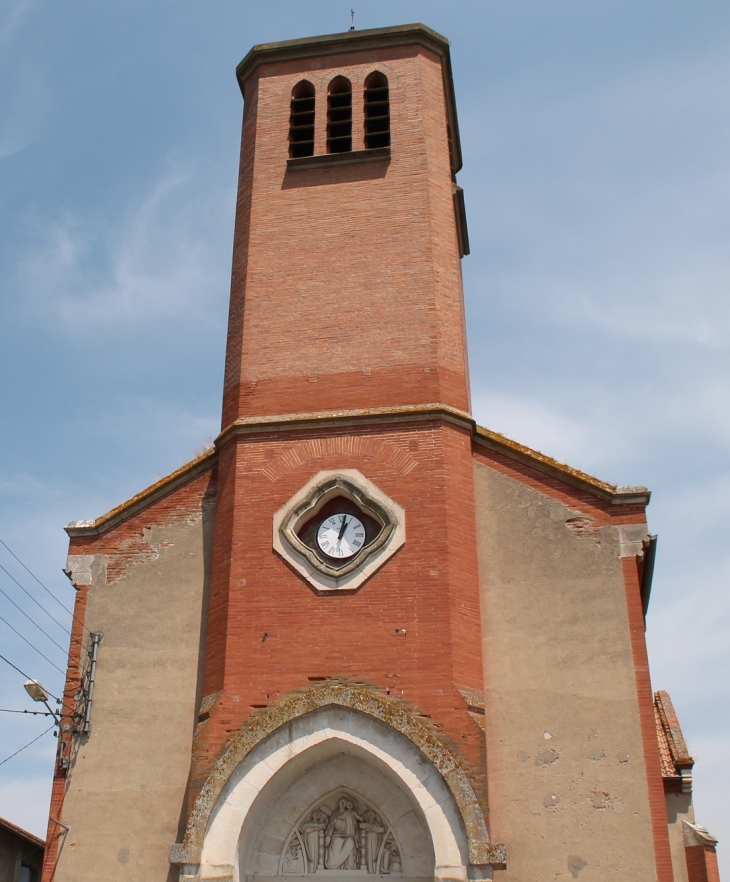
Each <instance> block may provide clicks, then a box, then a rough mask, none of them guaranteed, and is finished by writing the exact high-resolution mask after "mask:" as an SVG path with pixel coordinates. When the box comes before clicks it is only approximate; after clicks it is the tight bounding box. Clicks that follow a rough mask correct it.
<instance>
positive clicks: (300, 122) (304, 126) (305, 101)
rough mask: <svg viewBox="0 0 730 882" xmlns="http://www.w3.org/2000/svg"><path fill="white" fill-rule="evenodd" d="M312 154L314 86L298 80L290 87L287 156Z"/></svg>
mask: <svg viewBox="0 0 730 882" xmlns="http://www.w3.org/2000/svg"><path fill="white" fill-rule="evenodd" d="M313 154H314V86H313V85H312V84H311V83H310V82H309V80H300V81H299V82H298V83H297V84H296V86H294V88H293V89H292V93H291V111H290V114H289V156H291V157H295V156H312V155H313Z"/></svg>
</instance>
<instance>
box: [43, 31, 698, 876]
mask: <svg viewBox="0 0 730 882" xmlns="http://www.w3.org/2000/svg"><path fill="white" fill-rule="evenodd" d="M237 75H238V81H239V84H240V86H241V91H242V93H243V96H244V105H245V112H244V122H243V137H242V148H241V164H240V176H239V189H238V203H237V212H236V226H235V233H234V248H233V273H232V287H231V300H230V314H229V327H228V341H227V352H226V371H225V386H224V394H223V416H222V425H221V433H220V435H219V437H218V439H217V440H216V445H215V449H214V450H211V451H210V452H208V453H206V454H204V455H203V456H202V457H200V458H198V459H197V460H195V461H193V462H192V463H189V464H188V465H186V466H184V467H183V468H182V469H180V470H179V471H178V472H176V473H174V474H173V475H171V476H170V477H169V478H166V479H164V480H163V481H160V482H159V483H158V484H156V485H154V486H153V487H151V488H148V489H147V490H146V491H144V492H143V493H141V494H139V495H138V496H136V497H134V498H133V499H132V500H129V501H128V502H127V503H125V504H123V505H122V506H119V507H118V508H117V509H114V510H113V511H112V512H110V513H109V514H107V515H105V516H104V517H102V518H99V519H97V520H96V521H83V522H75V523H73V524H71V525H69V527H68V528H67V530H68V532H69V535H70V536H71V549H70V555H69V564H68V572H69V574H70V577H71V578H72V580H73V582H74V584H75V586H76V587H77V589H78V592H79V593H78V600H77V617H76V623H77V627H76V631H75V632H74V635H73V641H72V652H71V656H70V662H69V678H68V683H67V688H66V693H65V696H66V701H65V705H64V720H65V724H64V728H63V731H62V738H61V739H60V745H59V758H58V767H57V772H56V779H55V785H54V797H53V804H52V810H51V821H50V823H49V840H50V842H51V845H50V847H49V849H48V855H47V859H46V868H45V876H44V882H50V880H51V879H58V880H64V882H65V880H67V879H68V880H72V879H74V880H75V879H81V878H92V877H93V878H105V879H115V880H116V879H119V880H122V879H137V878H139V879H142V878H144V879H145V880H153V879H159V880H160V882H163V880H165V879H168V878H169V879H173V878H178V877H179V878H180V879H181V880H188V882H198V880H200V882H202V880H214V879H215V880H221V882H222V880H226V882H243V880H252V882H253V880H254V879H256V880H257V882H274V880H281V878H282V877H302V876H320V877H328V878H329V880H330V882H348V880H352V879H354V878H360V877H366V876H369V877H377V878H380V879H382V878H383V877H386V876H388V877H389V876H396V877H398V878H400V879H411V880H426V879H453V880H460V882H466V880H467V879H489V878H492V875H493V872H494V871H495V870H498V871H503V872H504V878H505V880H509V879H514V880H518V879H521V880H526V879H528V878H533V877H537V876H539V875H541V874H542V876H545V875H551V874H553V875H554V874H560V873H563V874H565V873H568V872H569V873H570V874H571V875H572V877H573V878H578V875H579V874H581V873H582V872H583V870H584V869H585V868H587V867H590V868H591V872H597V873H598V875H596V876H593V877H591V878H613V877H614V876H616V874H618V875H621V876H622V877H625V878H632V879H634V880H645V882H654V880H656V879H659V880H661V882H670V880H672V882H680V880H681V882H694V879H693V877H691V876H688V875H687V870H686V869H685V870H684V871H682V869H681V866H684V864H683V863H682V861H683V860H684V856H683V855H684V852H683V851H682V849H683V847H684V846H683V845H680V839H681V837H682V835H684V834H683V832H682V831H683V828H682V824H683V823H687V824H689V825H690V826H692V825H693V824H694V815H693V814H692V810H691V801H689V802H687V800H686V799H685V801H684V802H681V800H680V804H677V805H674V806H673V811H674V822H673V823H674V826H673V827H672V825H671V824H670V825H668V822H667V814H666V810H665V804H664V799H665V796H664V792H665V791H666V792H667V794H669V793H670V790H671V787H674V790H673V791H671V792H672V793H675V791H676V790H677V786H678V785H677V783H676V781H675V780H674V779H677V780H678V781H679V782H680V785H679V791H680V792H681V793H684V794H686V793H688V792H689V791H688V789H687V786H686V781H687V776H686V774H685V776H684V778H683V777H682V775H683V770H685V771H686V770H688V769H689V768H691V762H692V761H691V759H689V757H686V756H681V757H675V758H674V759H675V760H676V762H674V765H671V769H670V765H669V764H667V763H665V765H664V766H662V765H661V763H660V751H659V747H660V743H661V744H662V745H663V749H665V751H666V750H669V746H668V745H670V742H671V744H675V740H672V739H673V738H674V736H672V738H671V739H670V740H668V736H667V735H666V732H667V731H670V730H671V732H674V731H675V728H677V729H678V727H675V728H672V727H671V726H670V729H666V727H665V729H666V731H665V729H662V730H661V733H663V734H661V733H660V735H661V737H660V738H659V740H658V735H657V732H658V730H657V724H656V722H655V718H654V712H655V708H654V703H653V699H652V693H651V687H650V684H649V677H648V668H647V665H646V648H645V644H644V638H643V623H644V614H645V612H646V603H647V602H648V589H649V584H650V577H651V566H647V560H650V559H651V556H652V555H653V549H654V545H653V542H652V539H651V537H649V535H648V533H647V529H646V519H645V514H644V510H645V507H646V504H647V502H648V500H649V494H648V491H646V490H645V488H616V487H613V486H611V485H608V484H605V483H604V482H601V481H599V480H597V479H595V478H592V477H590V476H588V475H585V474H582V473H580V472H578V471H576V470H575V469H570V468H568V467H567V466H562V465H561V464H559V463H556V462H554V461H553V460H550V459H549V458H547V457H545V456H542V455H541V454H538V453H535V452H534V451H531V450H528V449H527V448H525V447H522V446H521V445H518V444H515V443H514V442H510V441H508V440H507V439H505V438H503V437H501V436H499V435H496V434H494V433H491V432H489V431H487V430H485V429H480V428H478V427H476V426H475V424H474V422H473V420H472V418H471V416H470V415H469V385H468V372H467V357H466V341H465V334H464V310H463V297H462V286H461V272H460V259H461V258H462V257H463V255H464V254H465V253H467V252H468V242H467V232H466V221H465V215H464V209H463V200H462V194H461V190H460V188H459V187H458V186H457V185H456V178H455V176H456V173H457V172H458V170H459V168H460V165H461V160H460V148H459V133H458V126H457V120H456V110H455V102H454V94H453V83H452V77H451V68H450V61H449V48H448V42H447V41H446V40H445V39H444V38H443V37H441V36H440V35H438V34H436V33H435V32H433V31H431V30H430V29H428V28H426V27H424V26H423V25H411V26H404V27H394V28H386V29H380V30H373V31H362V32H349V33H346V34H337V35H333V36H329V37H319V38H314V39H306V40H296V41H290V42H285V43H274V44H270V45H262V46H256V47H254V49H252V50H251V52H250V53H249V54H248V55H247V56H246V58H245V59H244V60H243V61H242V62H241V64H240V65H239V67H238V71H237ZM599 622H600V628H597V623H599ZM92 634H93V635H101V636H100V637H93V638H92V637H91V636H90V635H92ZM84 635H87V636H86V637H85V636H84ZM90 641H91V642H90ZM90 646H91V647H92V651H93V654H94V659H95V667H94V678H95V691H94V692H93V708H92V698H91V691H90V690H89V670H90V669H89V668H88V667H87V665H86V663H85V658H86V655H87V654H88V652H89V647H90ZM666 701H667V702H668V701H669V699H668V697H667V699H666ZM663 706H664V705H662V707H663ZM666 706H670V705H666ZM672 714H673V710H672ZM665 716H666V715H665ZM662 738H663V740H661V739H662ZM676 743H679V742H676ZM682 744H683V742H682ZM680 752H681V751H680ZM684 753H686V750H685V751H684ZM663 769H664V772H663ZM667 770H669V771H667ZM670 772H671V775H670ZM669 777H672V780H673V781H674V783H673V784H671V787H670V786H669V785H668V784H667V783H666V782H667V780H668V779H669ZM682 782H684V783H682ZM668 788H669V789H668ZM683 788H684V789H683ZM548 791H549V793H548ZM546 793H548V796H545V794H546ZM675 795H676V793H675ZM667 799H669V796H667ZM601 800H603V802H601ZM606 808H608V810H609V812H610V813H609V814H607V813H606V812H605V811H604V810H605V809H606ZM611 809H613V810H612V811H611ZM601 812H603V814H601ZM692 829H693V830H694V831H695V839H694V840H693V847H694V848H695V850H694V851H693V852H692V855H693V858H692V859H693V860H694V861H695V863H697V862H698V861H705V864H707V861H710V862H711V860H712V857H713V856H714V845H712V844H711V843H709V844H708V842H705V841H704V840H701V841H700V839H698V838H697V837H698V836H700V837H701V834H700V833H697V830H700V831H701V828H697V827H696V826H693V827H692ZM63 830H65V831H66V832H65V833H62V832H60V831H63ZM69 836H70V837H71V838H69ZM672 837H673V838H672ZM710 839H711V837H710ZM495 840H497V841H495ZM713 842H714V840H713ZM503 843H504V844H503ZM505 844H506V848H505ZM617 844H620V845H617ZM677 855H680V857H679V858H678V857H677ZM708 856H709V857H708ZM677 867H679V868H680V869H679V870H677ZM682 872H684V876H683V875H682ZM551 878H552V875H551ZM586 878H588V874H586ZM616 878H618V876H616ZM698 878H699V877H698ZM320 882H321V880H320ZM363 882H365V880H364V879H363ZM371 882H374V880H371Z"/></svg>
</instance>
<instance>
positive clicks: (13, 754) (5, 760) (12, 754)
mask: <svg viewBox="0 0 730 882" xmlns="http://www.w3.org/2000/svg"><path fill="white" fill-rule="evenodd" d="M55 725H56V724H55V723H54V724H53V726H49V727H48V728H47V729H46V730H45V732H41V734H40V735H37V736H36V737H35V738H34V739H33V740H32V741H29V742H28V743H27V744H25V745H23V747H21V748H20V750H16V751H15V753H11V754H10V756H6V757H5V759H4V760H3V761H2V762H0V766H4V765H5V763H6V762H7V761H8V760H11V759H12V758H13V757H14V756H17V755H18V754H19V753H22V752H23V751H24V750H25V749H26V747H30V746H31V744H35V743H36V741H38V739H39V738H43V736H44V735H46V734H47V733H48V732H50V731H51V729H53V728H54V727H55Z"/></svg>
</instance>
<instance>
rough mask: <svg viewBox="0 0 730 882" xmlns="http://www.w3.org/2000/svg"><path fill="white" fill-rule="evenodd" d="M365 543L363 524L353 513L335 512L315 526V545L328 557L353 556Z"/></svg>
mask: <svg viewBox="0 0 730 882" xmlns="http://www.w3.org/2000/svg"><path fill="white" fill-rule="evenodd" d="M364 543H365V525H364V524H363V522H362V521H361V520H360V518H358V517H356V516H355V515H353V514H347V513H346V512H337V513H336V514H333V515H330V516H329V517H326V518H325V519H324V520H323V521H322V522H321V523H320V525H319V526H318V527H317V547H318V548H319V550H320V551H321V552H322V553H323V554H326V555H327V556H328V557H334V558H338V559H339V560H346V559H347V558H349V557H354V556H355V555H356V554H357V553H358V551H360V549H361V548H362V546H363V544H364Z"/></svg>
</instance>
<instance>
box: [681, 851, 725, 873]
mask: <svg viewBox="0 0 730 882" xmlns="http://www.w3.org/2000/svg"><path fill="white" fill-rule="evenodd" d="M684 853H685V856H686V858H687V877H688V879H689V882H720V870H719V868H718V866H717V853H716V852H715V849H714V848H710V847H709V846H705V845H688V846H687V847H686V848H685V850H684Z"/></svg>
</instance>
